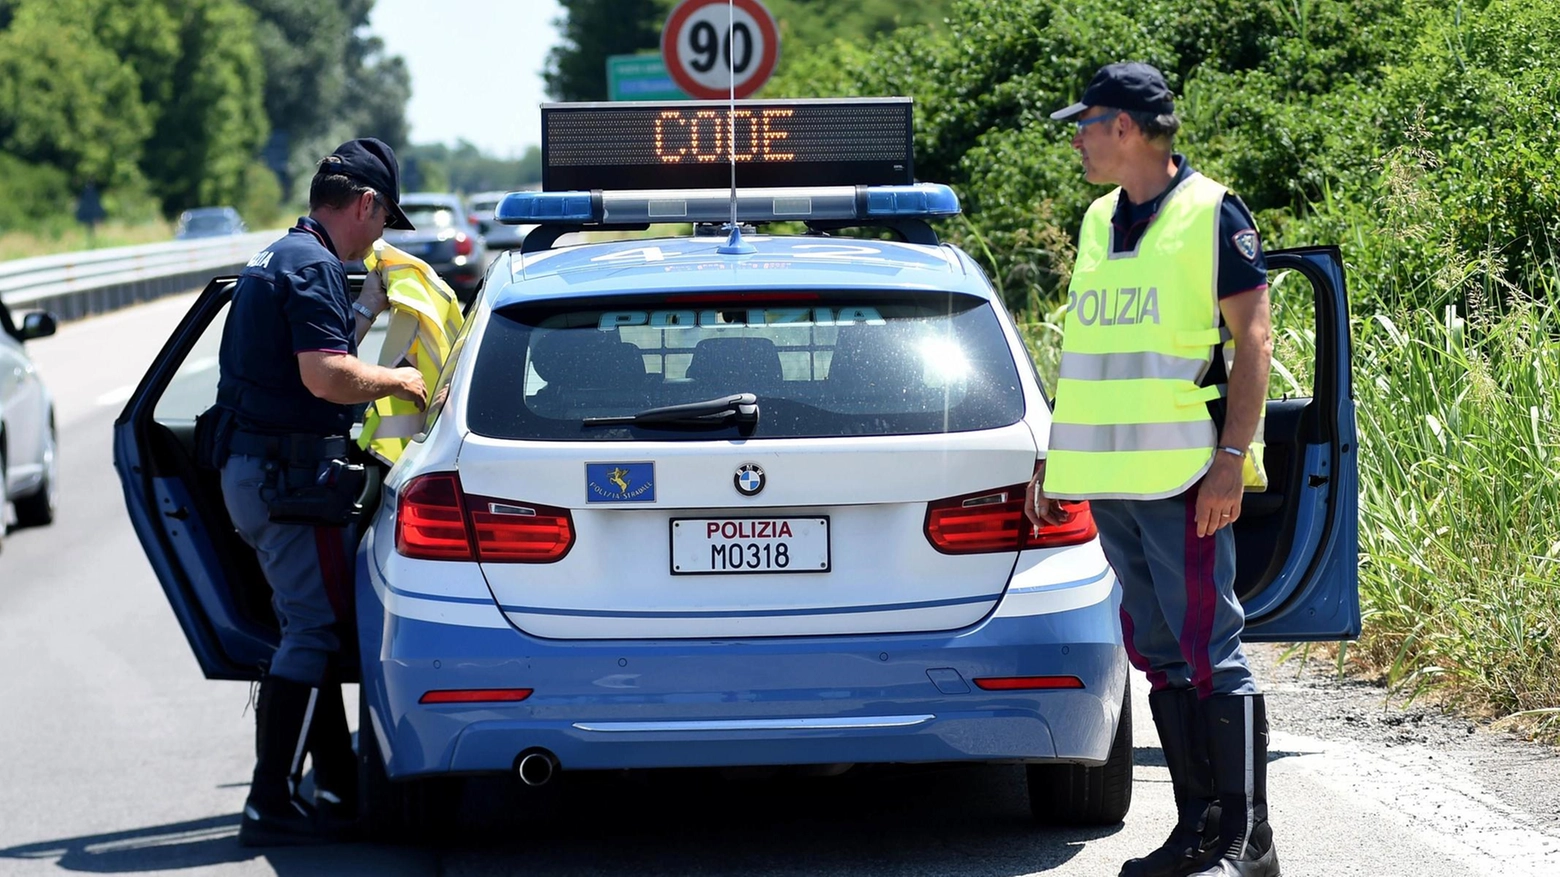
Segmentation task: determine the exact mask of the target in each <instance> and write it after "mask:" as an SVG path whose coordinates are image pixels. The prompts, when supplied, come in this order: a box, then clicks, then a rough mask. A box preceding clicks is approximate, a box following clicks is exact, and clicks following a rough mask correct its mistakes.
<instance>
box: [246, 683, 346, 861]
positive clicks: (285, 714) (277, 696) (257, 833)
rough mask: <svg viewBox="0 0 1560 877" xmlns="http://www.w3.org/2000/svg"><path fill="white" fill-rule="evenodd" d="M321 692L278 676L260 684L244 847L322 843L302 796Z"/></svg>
mask: <svg viewBox="0 0 1560 877" xmlns="http://www.w3.org/2000/svg"><path fill="white" fill-rule="evenodd" d="M318 696H319V690H318V689H316V688H312V687H310V686H308V685H304V684H303V683H301V682H293V681H291V680H287V679H281V678H279V677H276V676H267V677H266V678H265V680H264V681H262V682H261V683H260V698H259V702H258V704H256V707H255V751H256V758H255V774H254V778H253V779H252V780H251V781H250V783H249V798H248V800H246V801H244V816H243V819H242V820H241V821H240V822H239V825H238V842H239V845H241V846H246V847H269V846H296V845H299V844H310V843H322V842H324V841H325V840H326V838H324V837H323V836H321V835H320V833H319V831H318V829H317V827H316V825H315V818H314V809H313V808H312V807H310V806H309V805H308V804H306V803H304V801H303V800H302V799H301V798H299V797H298V777H299V775H300V774H301V772H302V767H303V756H304V752H305V751H306V750H307V745H306V744H307V740H308V735H309V725H310V722H311V721H312V719H313V717H314V708H315V703H316V701H317V699H318Z"/></svg>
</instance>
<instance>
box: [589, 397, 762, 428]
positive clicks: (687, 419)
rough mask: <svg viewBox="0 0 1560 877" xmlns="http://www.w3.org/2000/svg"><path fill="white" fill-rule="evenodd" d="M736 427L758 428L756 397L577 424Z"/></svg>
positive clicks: (662, 408) (670, 407)
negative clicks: (733, 423)
mask: <svg viewBox="0 0 1560 877" xmlns="http://www.w3.org/2000/svg"><path fill="white" fill-rule="evenodd" d="M733 421H734V422H735V423H736V424H737V425H738V426H745V427H750V428H751V427H753V426H756V425H757V424H758V397H757V396H755V395H754V394H752V393H737V394H735V395H731V396H720V397H718V398H715V399H706V400H705V401H703V402H688V403H685V404H682V405H661V406H658V407H655V408H646V409H645V410H643V411H641V412H639V413H638V414H625V415H621V416H615V417H587V418H585V419H583V420H581V421H580V423H581V424H583V425H585V426H623V425H633V426H672V427H675V426H725V425H726V424H727V423H729V422H733Z"/></svg>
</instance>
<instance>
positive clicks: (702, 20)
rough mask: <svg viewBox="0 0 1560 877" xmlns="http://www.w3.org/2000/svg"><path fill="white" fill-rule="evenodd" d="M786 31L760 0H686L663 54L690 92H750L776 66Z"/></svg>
mask: <svg viewBox="0 0 1560 877" xmlns="http://www.w3.org/2000/svg"><path fill="white" fill-rule="evenodd" d="M779 51H780V34H779V30H778V29H777V28H776V27H775V20H774V17H773V16H771V15H770V14H769V10H767V9H765V8H764V5H763V4H762V3H760V2H759V0H733V2H730V3H729V5H728V0H683V2H682V3H680V4H678V6H677V8H675V9H673V10H672V13H671V15H669V16H667V19H666V26H665V28H664V29H663V30H662V31H661V56H662V58H663V59H664V60H665V61H666V70H667V73H669V74H670V75H671V77H672V81H674V82H676V83H677V86H678V87H679V88H681V89H682V90H683V91H685V92H687V93H688V95H689V96H690V97H694V98H702V99H705V100H710V99H715V98H724V97H727V96H728V95H730V94H731V93H732V92H733V91H735V93H736V94H735V96H736V97H747V96H748V95H750V94H752V93H753V92H755V91H757V90H758V89H759V87H760V86H762V85H763V84H764V83H765V82H766V81H767V80H768V79H769V76H770V74H771V73H773V72H774V69H775V62H776V61H777V60H778V58H779Z"/></svg>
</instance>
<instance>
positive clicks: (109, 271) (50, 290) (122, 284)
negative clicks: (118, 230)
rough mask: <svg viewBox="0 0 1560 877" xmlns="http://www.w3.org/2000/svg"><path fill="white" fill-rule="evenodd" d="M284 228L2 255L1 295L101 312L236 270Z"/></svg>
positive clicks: (28, 306) (65, 309) (71, 313)
mask: <svg viewBox="0 0 1560 877" xmlns="http://www.w3.org/2000/svg"><path fill="white" fill-rule="evenodd" d="M281 234H282V232H281V231H280V230H275V231H262V232H252V233H250V234H243V235H230V236H227V237H217V238H197V239H194V240H187V241H170V242H168V243H161V244H144V245H141V246H134V247H111V248H108V249H102V250H82V251H79V252H75V253H58V254H56V255H52V256H34V257H32V258H28V259H15V260H12V261H9V262H0V300H3V301H4V302H5V304H6V305H7V306H8V307H10V308H12V309H13V310H33V309H40V310H47V311H51V312H53V313H54V315H55V316H57V317H59V318H60V319H62V320H73V319H76V318H78V317H84V316H87V315H88V314H97V313H103V312H105V311H111V310H115V309H117V308H122V307H125V306H126V305H130V304H134V303H135V302H140V301H150V300H151V299H154V298H158V297H160V296H164V295H172V294H175V293H180V292H189V291H190V290H193V289H198V288H200V287H203V286H205V285H206V283H207V281H208V280H210V279H211V277H212V276H213V275H217V274H231V273H235V272H237V271H238V270H239V269H241V268H243V267H244V266H245V265H247V264H248V263H249V258H250V257H251V256H253V255H254V254H255V253H256V252H258V251H260V250H261V249H262V248H264V247H265V245H266V244H269V243H271V242H272V241H274V240H276V239H277V238H278V237H280V236H281Z"/></svg>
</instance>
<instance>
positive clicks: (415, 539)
mask: <svg viewBox="0 0 1560 877" xmlns="http://www.w3.org/2000/svg"><path fill="white" fill-rule="evenodd" d="M573 545H574V519H573V517H572V516H571V515H570V514H569V510H568V509H560V508H553V507H552V506H544V505H537V504H535V503H525V502H518V501H515V500H507V499H496V498H494V497H487V496H468V495H466V494H464V493H462V492H461V487H460V478H459V476H457V475H456V474H455V473H454V472H434V473H432V474H429V475H422V476H419V477H417V478H414V479H412V480H411V481H410V482H408V483H407V485H406V486H405V487H403V488H401V494H400V498H399V499H398V501H397V505H396V520H395V550H396V551H397V552H399V553H400V554H401V555H403V556H405V557H412V558H417V559H419V560H476V561H480V562H482V563H551V562H553V561H555V560H559V559H561V558H562V557H563V556H564V555H565V554H568V553H569V549H570V548H571V547H573Z"/></svg>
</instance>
